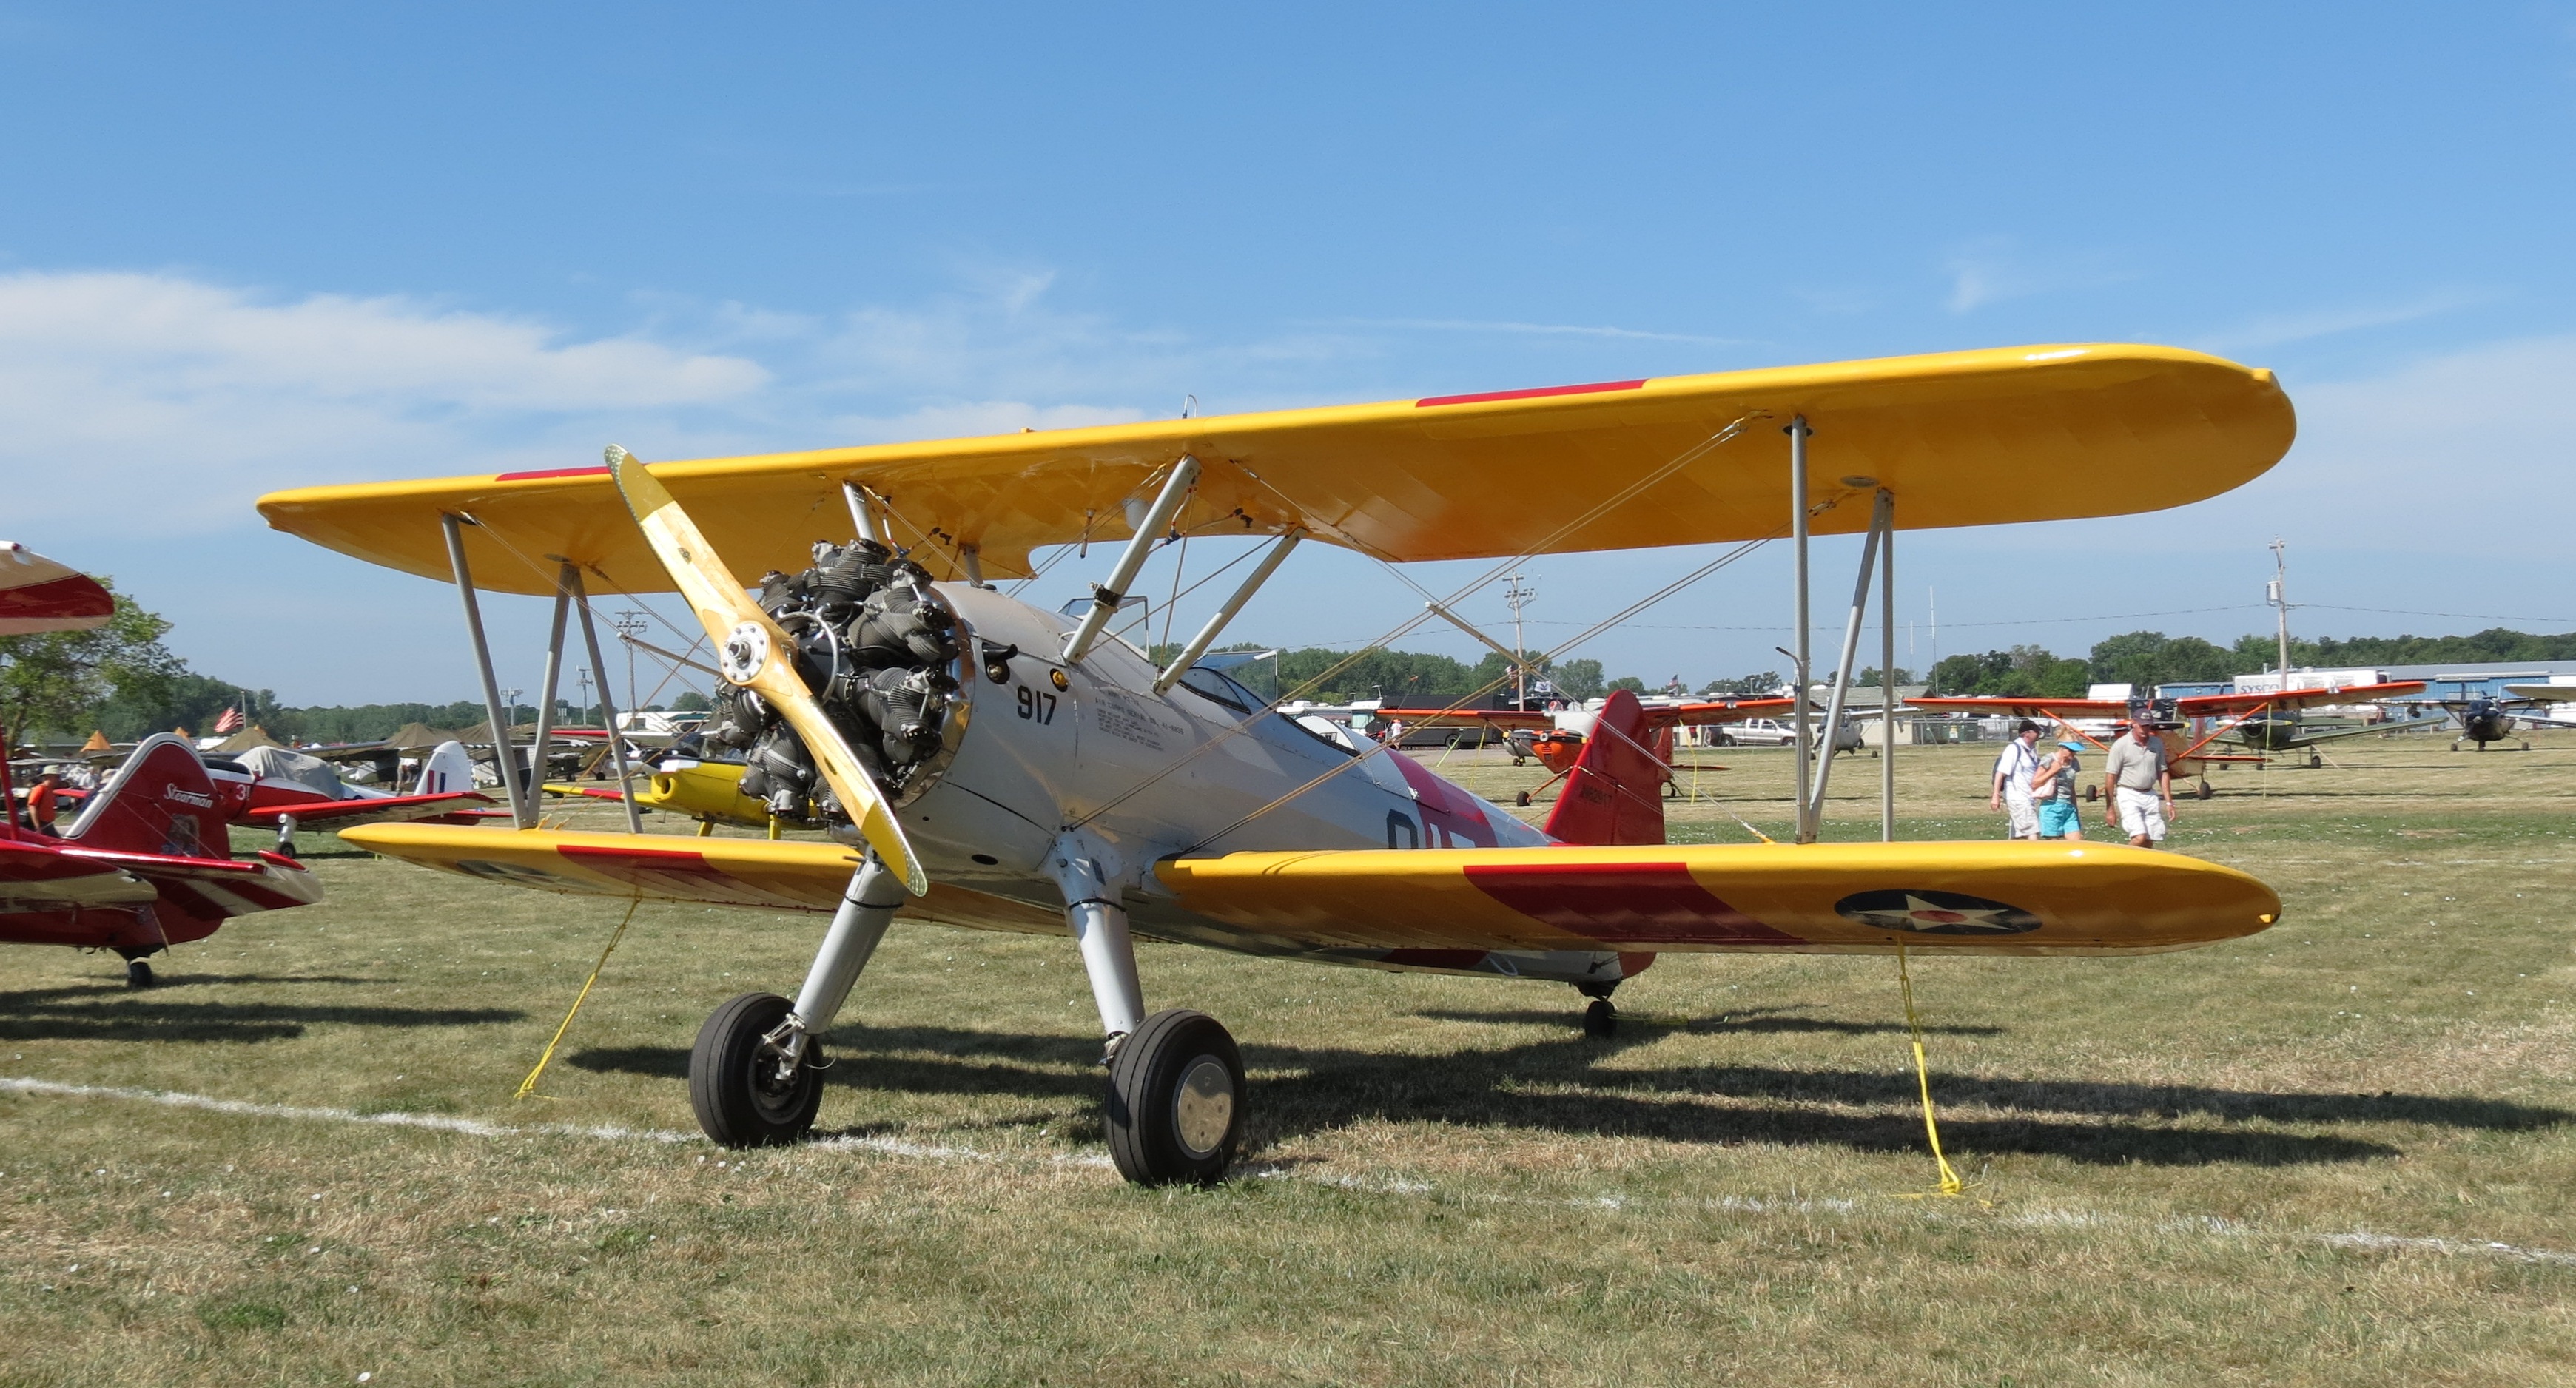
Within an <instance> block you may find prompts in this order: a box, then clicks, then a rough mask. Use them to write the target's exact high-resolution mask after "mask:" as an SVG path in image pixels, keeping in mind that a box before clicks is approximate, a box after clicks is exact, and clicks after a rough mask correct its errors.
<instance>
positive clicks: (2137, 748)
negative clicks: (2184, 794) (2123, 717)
mask: <svg viewBox="0 0 2576 1388" xmlns="http://www.w3.org/2000/svg"><path fill="white" fill-rule="evenodd" d="M2102 766H2103V784H2102V798H2103V799H2105V800H2108V801H2109V802H2110V804H2109V806H2108V807H2107V808H2108V810H2109V814H2108V816H2107V817H2108V818H2109V820H2110V821H2111V827H2112V828H2114V829H2117V830H2119V831H2121V832H2122V833H2125V834H2127V835H2128V836H2129V843H2130V844H2131V846H2133V847H2137V848H2153V847H2155V846H2156V845H2158V844H2160V843H2162V842H2164V837H2165V823H2166V821H2167V820H2169V819H2171V818H2173V808H2174V803H2173V772H2172V770H2171V768H2169V767H2167V766H2166V765H2165V740H2164V739H2163V738H2161V737H2158V736H2156V730H2155V720H2154V719H2153V718H2150V717H2148V716H2147V715H2146V714H2144V713H2137V714H2133V715H2131V716H2130V719H2129V732H2128V735H2127V736H2125V737H2122V738H2119V739H2117V740H2115V741H2114V742H2112V744H2111V755H2110V756H2109V757H2108V758H2106V759H2105V760H2104V761H2103V764H2102Z"/></svg>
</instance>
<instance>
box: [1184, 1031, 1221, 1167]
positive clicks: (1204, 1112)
mask: <svg viewBox="0 0 2576 1388" xmlns="http://www.w3.org/2000/svg"><path fill="white" fill-rule="evenodd" d="M1233 1125H1234V1078H1233V1076H1232V1075H1230V1074H1228V1073H1227V1072H1226V1068H1225V1062H1224V1061H1221V1060H1219V1059H1217V1058H1216V1057H1215V1056H1212V1055H1203V1056H1200V1057H1199V1058H1197V1059H1196V1060H1193V1061H1191V1062H1190V1064H1189V1068H1188V1069H1186V1070H1184V1071H1182V1072H1181V1083H1180V1085H1179V1087H1178V1089H1177V1090H1176V1091H1175V1092H1174V1093H1173V1096H1172V1127H1173V1129H1174V1131H1175V1132H1176V1133H1177V1134H1178V1135H1179V1137H1180V1139H1181V1146H1182V1147H1183V1148H1185V1149H1187V1150H1188V1152H1189V1154H1190V1155H1191V1156H1192V1157H1194V1158H1198V1157H1205V1156H1207V1155H1208V1154H1209V1153H1211V1152H1213V1151H1215V1150H1216V1149H1217V1145H1218V1144H1219V1143H1222V1142H1224V1141H1225V1134H1226V1130H1227V1129H1228V1128H1230V1127H1232V1126H1233Z"/></svg>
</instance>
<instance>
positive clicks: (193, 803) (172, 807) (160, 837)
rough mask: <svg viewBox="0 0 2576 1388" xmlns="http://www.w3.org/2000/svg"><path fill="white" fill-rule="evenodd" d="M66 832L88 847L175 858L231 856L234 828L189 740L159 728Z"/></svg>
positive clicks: (96, 793)
mask: <svg viewBox="0 0 2576 1388" xmlns="http://www.w3.org/2000/svg"><path fill="white" fill-rule="evenodd" d="M63 837H64V838H65V839H67V840H70V841H71V842H74V843H77V844H79V845H81V846H82V847H84V848H108V849H114V850H117V851H118V852H123V853H160V854H165V855H167V856H170V857H173V858H229V857H231V856H232V855H233V854H232V834H231V831H230V830H229V829H227V828H226V827H225V824H224V816H223V812H222V811H221V810H220V809H219V808H218V807H217V803H216V798H215V783H214V781H213V780H212V779H211V778H209V777H208V776H207V775H206V768H205V765H204V763H202V762H199V761H198V760H197V754H196V752H195V751H193V750H192V749H190V747H189V746H188V744H187V743H184V742H181V741H180V740H179V739H177V738H175V737H172V736H170V735H169V734H168V733H156V734H154V735H153V736H151V737H148V738H145V739H144V740H143V743H142V745H141V746H139V747H136V748H135V749H134V751H133V753H132V754H131V755H129V756H128V757H126V759H125V765H123V766H121V767H119V768H117V772H116V778H115V780H113V781H112V782H110V783H109V784H108V785H107V786H106V787H104V788H103V789H101V790H99V791H97V792H95V793H94V794H92V795H91V796H90V797H89V803H88V804H87V805H84V806H82V807H81V815H80V818H79V819H78V820H75V821H73V823H72V827H71V828H70V830H69V831H67V832H66V833H65V834H64V835H63Z"/></svg>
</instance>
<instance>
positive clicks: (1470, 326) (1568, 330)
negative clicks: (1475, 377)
mask: <svg viewBox="0 0 2576 1388" xmlns="http://www.w3.org/2000/svg"><path fill="white" fill-rule="evenodd" d="M1340 325H1341V326H1348V327H1356V328H1398V329H1404V330H1407V331H1413V332H1455V333H1503V334H1512V335H1519V336H1531V337H1600V338H1625V339H1634V340H1637V341H1642V342H1698V343H1707V344H1711V345H1716V346H1729V345H1736V344H1740V343H1742V342H1744V341H1745V339H1743V338H1735V337H1708V336H1703V335H1701V334H1698V333H1663V332H1649V331H1647V330H1645V329H1642V328H1615V327H1607V326H1601V325H1595V324H1586V323H1515V322H1509V321H1492V320H1487V319H1481V318H1346V319H1342V320H1340Z"/></svg>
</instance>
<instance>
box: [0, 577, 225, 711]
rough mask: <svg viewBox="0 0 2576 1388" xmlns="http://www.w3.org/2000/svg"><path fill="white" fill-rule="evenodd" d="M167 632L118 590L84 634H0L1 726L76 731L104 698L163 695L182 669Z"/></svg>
mask: <svg viewBox="0 0 2576 1388" xmlns="http://www.w3.org/2000/svg"><path fill="white" fill-rule="evenodd" d="M100 582H101V583H102V584H105V583H107V580H105V579H101V580H100ZM109 591H110V592H111V593H114V592H115V589H114V587H113V586H112V585H110V586H109ZM169 630H170V624H169V623H168V622H166V621H163V620H162V619H161V618H159V617H157V616H154V615H153V614H152V613H149V612H146V611H144V610H143V609H142V608H141V607H138V606H136V605H135V602H134V600H133V599H132V598H129V597H126V596H125V595H123V594H121V593H118V594H116V612H115V615H113V616H111V617H109V618H108V619H107V621H106V622H105V623H103V624H102V625H99V626H96V627H93V628H91V629H90V630H88V631H37V632H28V633H26V634H24V635H20V636H0V728H5V729H7V730H8V731H9V733H10V734H11V735H12V736H20V735H24V734H27V733H34V732H52V733H74V732H81V731H85V730H86V727H87V725H88V724H89V723H91V722H92V721H93V719H94V717H95V715H96V713H97V710H98V708H99V706H100V705H102V704H104V703H106V702H107V701H108V700H109V699H110V698H126V699H131V700H133V701H135V702H137V703H149V702H152V701H155V700H159V699H163V698H166V697H167V696H168V694H169V692H170V688H171V686H172V683H173V682H174V681H175V680H177V679H178V678H179V677H180V676H181V675H183V674H185V673H186V669H187V667H186V666H184V665H182V664H180V662H179V658H178V657H177V656H175V655H172V654H171V653H170V652H169V651H168V650H167V649H166V648H164V647H163V646H162V644H161V638H162V637H163V636H164V635H166V634H167V633H168V632H169Z"/></svg>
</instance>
